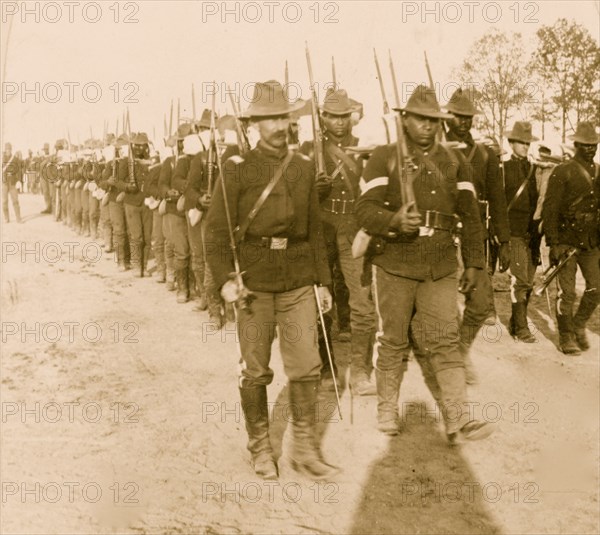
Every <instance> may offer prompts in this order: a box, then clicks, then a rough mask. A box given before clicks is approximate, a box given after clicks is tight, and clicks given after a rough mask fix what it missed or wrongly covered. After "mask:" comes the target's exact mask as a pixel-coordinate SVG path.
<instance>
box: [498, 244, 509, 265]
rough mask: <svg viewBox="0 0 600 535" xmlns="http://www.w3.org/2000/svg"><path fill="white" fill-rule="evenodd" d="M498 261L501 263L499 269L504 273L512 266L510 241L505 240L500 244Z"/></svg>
mask: <svg viewBox="0 0 600 535" xmlns="http://www.w3.org/2000/svg"><path fill="white" fill-rule="evenodd" d="M498 261H499V263H500V267H499V268H498V269H499V271H500V273H504V272H505V271H506V270H507V269H508V268H509V267H510V242H504V243H501V244H500V250H499V251H498Z"/></svg>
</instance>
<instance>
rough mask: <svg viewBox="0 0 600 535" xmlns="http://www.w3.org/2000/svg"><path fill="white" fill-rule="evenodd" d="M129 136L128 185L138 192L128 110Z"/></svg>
mask: <svg viewBox="0 0 600 535" xmlns="http://www.w3.org/2000/svg"><path fill="white" fill-rule="evenodd" d="M127 135H128V137H129V140H128V141H129V151H128V152H129V154H128V155H127V164H128V169H129V173H128V175H127V185H128V186H129V187H130V188H131V189H132V190H133V191H132V193H133V192H134V191H135V192H137V191H138V185H137V181H136V179H135V159H134V157H133V142H132V140H131V124H130V122H129V108H127Z"/></svg>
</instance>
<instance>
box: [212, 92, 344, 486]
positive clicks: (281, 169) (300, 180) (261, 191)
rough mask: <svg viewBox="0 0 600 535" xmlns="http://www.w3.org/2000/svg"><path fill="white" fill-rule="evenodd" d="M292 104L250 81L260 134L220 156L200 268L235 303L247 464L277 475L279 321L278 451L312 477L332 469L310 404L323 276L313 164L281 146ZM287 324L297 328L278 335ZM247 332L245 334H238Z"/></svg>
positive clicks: (317, 364)
mask: <svg viewBox="0 0 600 535" xmlns="http://www.w3.org/2000/svg"><path fill="white" fill-rule="evenodd" d="M296 109H297V106H296V105H294V104H292V103H290V102H289V101H288V100H287V99H286V98H285V95H284V92H283V88H282V86H281V84H279V83H278V82H275V81H268V82H265V83H257V84H256V85H255V89H254V98H253V100H252V103H251V104H250V106H249V107H248V109H247V110H246V111H245V115H246V116H247V117H249V118H250V121H251V122H252V123H253V124H254V125H255V126H256V128H257V129H258V132H259V134H260V141H259V142H258V145H257V147H256V148H255V149H253V150H251V151H249V152H247V153H246V154H245V155H244V156H243V157H241V156H233V157H231V158H229V159H228V160H227V161H226V162H225V164H224V167H223V176H221V177H219V179H218V181H217V184H216V186H215V188H214V196H213V199H212V203H211V206H210V209H209V211H208V215H207V219H208V221H207V237H206V241H207V247H206V248H207V258H208V263H209V266H210V270H211V272H212V274H213V276H214V279H215V283H216V285H217V287H219V288H220V289H221V293H222V295H223V297H224V299H225V300H226V301H229V302H238V304H239V305H240V307H239V308H238V315H237V316H238V329H239V333H240V348H241V358H242V361H241V363H240V364H241V376H240V380H239V386H240V396H241V401H242V409H243V412H244V415H245V418H246V430H247V432H248V438H249V440H248V449H249V451H250V453H251V457H252V462H253V465H254V470H255V471H256V473H257V474H258V475H260V476H261V477H263V478H265V479H275V478H277V475H278V474H277V466H276V464H275V460H274V458H273V450H272V447H271V443H270V439H269V418H268V407H267V385H268V384H270V383H271V382H272V380H273V371H272V369H271V368H270V366H269V362H270V358H271V345H272V342H273V339H274V334H275V332H274V329H273V327H274V326H275V325H278V326H279V332H280V336H279V342H280V350H281V356H282V359H283V363H284V369H285V372H286V375H287V376H288V389H289V396H290V403H291V404H292V405H293V406H294V407H295V410H294V411H293V416H292V423H291V435H292V439H291V444H290V450H289V452H288V455H287V456H288V457H289V459H290V461H291V465H292V467H293V468H294V469H295V470H298V471H301V472H304V473H306V474H308V475H309V477H312V478H314V479H322V478H328V477H329V476H331V475H332V474H333V473H335V471H336V469H335V468H334V467H332V466H331V465H329V464H327V463H326V462H325V461H324V460H323V456H322V454H321V451H320V448H319V445H318V442H317V436H316V412H315V410H316V402H317V389H318V386H319V377H320V368H321V359H320V357H319V350H318V346H317V337H316V332H315V328H316V322H317V306H316V305H317V303H316V297H315V295H317V296H318V299H319V300H320V302H321V306H322V307H323V308H324V309H325V311H327V310H329V309H330V308H331V294H330V293H329V290H328V289H327V285H329V284H330V283H331V279H330V274H329V266H328V265H327V259H326V249H325V242H324V239H323V234H322V228H321V222H320V217H319V204H318V196H317V190H316V187H315V171H314V165H313V162H312V161H311V160H310V159H309V158H308V157H306V156H304V155H301V154H299V153H298V152H293V151H290V150H289V147H288V144H287V131H288V126H289V121H290V119H289V117H290V113H292V112H294V111H295V110H296ZM224 192H226V195H225V193H224ZM226 203H227V206H226ZM226 208H227V209H226ZM227 214H229V215H230V218H229V217H227ZM230 225H231V226H230ZM232 238H233V239H234V240H235V241H236V242H237V243H238V245H237V247H236V249H235V251H237V260H238V262H239V269H240V270H241V273H234V274H233V276H232V272H234V271H235V266H236V262H235V261H234V257H233V255H234V254H235V253H234V250H232V248H231V241H230V240H231V239H232ZM240 279H243V285H242V283H241V280H240ZM313 285H316V287H314V286H313ZM291 325H294V326H295V328H296V329H297V330H298V331H299V332H301V333H302V334H301V335H299V336H296V337H291V336H288V335H287V334H284V333H287V332H288V330H289V329H288V328H289V327H290V326H291ZM249 330H252V332H253V336H247V335H244V333H248V332H249ZM254 334H256V336H254Z"/></svg>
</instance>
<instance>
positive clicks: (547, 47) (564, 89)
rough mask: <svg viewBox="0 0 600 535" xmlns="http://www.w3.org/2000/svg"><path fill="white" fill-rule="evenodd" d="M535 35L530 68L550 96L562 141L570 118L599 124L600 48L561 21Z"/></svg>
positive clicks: (574, 26) (581, 29)
mask: <svg viewBox="0 0 600 535" xmlns="http://www.w3.org/2000/svg"><path fill="white" fill-rule="evenodd" d="M536 35H537V38H538V47H537V50H536V52H535V54H534V63H533V65H534V67H535V70H536V72H537V74H538V75H539V76H540V78H541V79H542V80H543V82H544V84H545V87H546V88H548V89H549V90H550V92H552V93H553V97H552V101H553V102H554V103H555V104H556V106H557V107H558V109H559V111H560V117H561V123H562V124H561V126H562V140H563V142H564V141H565V134H566V131H567V123H569V124H568V126H569V127H570V128H571V129H572V128H573V126H574V123H573V121H571V118H573V119H574V120H575V122H579V121H593V122H598V118H599V116H600V112H599V108H598V99H599V97H600V90H599V87H600V84H599V82H598V74H599V69H600V48H599V47H598V43H597V41H596V40H595V39H594V38H593V37H592V36H591V35H590V33H589V31H588V30H586V29H585V28H584V27H583V26H581V25H580V24H577V23H576V22H575V21H568V20H567V19H564V18H561V19H558V20H557V21H556V22H555V23H554V25H552V26H542V27H541V28H540V29H539V30H538V31H537V32H536Z"/></svg>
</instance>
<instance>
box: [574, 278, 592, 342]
mask: <svg viewBox="0 0 600 535" xmlns="http://www.w3.org/2000/svg"><path fill="white" fill-rule="evenodd" d="M597 306H598V290H592V291H586V292H584V294H583V297H582V298H581V301H580V302H579V308H578V309H577V312H576V313H575V316H573V330H574V333H575V341H576V342H577V345H578V346H579V348H580V349H581V350H582V351H587V350H588V349H589V348H590V343H589V341H588V339H587V334H586V331H585V325H586V323H587V322H588V320H589V319H590V318H591V317H592V314H593V313H594V311H595V310H596V307H597Z"/></svg>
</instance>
